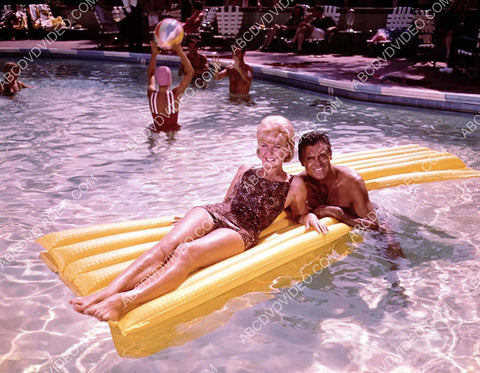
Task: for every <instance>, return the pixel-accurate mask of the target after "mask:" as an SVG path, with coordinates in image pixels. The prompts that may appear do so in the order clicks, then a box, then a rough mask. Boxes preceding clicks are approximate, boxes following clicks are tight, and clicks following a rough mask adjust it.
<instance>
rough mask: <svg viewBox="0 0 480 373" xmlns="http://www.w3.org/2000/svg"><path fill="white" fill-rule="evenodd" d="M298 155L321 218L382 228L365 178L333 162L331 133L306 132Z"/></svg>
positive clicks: (310, 200) (312, 205)
mask: <svg viewBox="0 0 480 373" xmlns="http://www.w3.org/2000/svg"><path fill="white" fill-rule="evenodd" d="M298 158H299V160H300V163H301V164H302V166H304V167H305V171H302V172H301V173H300V174H299V176H301V177H302V178H303V180H304V182H305V184H306V186H307V203H308V205H309V208H310V209H311V210H312V211H313V212H314V213H315V215H317V217H318V218H324V217H327V216H329V217H333V218H336V219H338V220H340V221H342V222H344V223H345V224H348V225H350V226H352V227H353V226H355V225H361V226H362V227H363V228H366V229H378V228H379V226H378V220H377V215H376V213H375V211H374V209H373V207H372V203H371V202H370V198H369V197H368V191H367V187H366V185H365V182H364V181H363V179H362V177H361V176H360V175H359V174H358V173H357V172H356V171H354V170H352V169H351V168H349V167H346V166H338V165H333V164H332V163H331V162H330V160H331V159H332V149H331V146H330V140H329V138H328V135H327V134H325V133H320V132H318V131H312V132H309V133H306V134H304V135H303V136H302V137H301V138H300V141H299V143H298Z"/></svg>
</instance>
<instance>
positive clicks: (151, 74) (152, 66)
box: [147, 40, 158, 94]
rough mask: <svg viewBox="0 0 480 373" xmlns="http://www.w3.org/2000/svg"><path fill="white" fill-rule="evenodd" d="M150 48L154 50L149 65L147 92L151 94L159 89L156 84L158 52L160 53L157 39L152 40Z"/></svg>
mask: <svg viewBox="0 0 480 373" xmlns="http://www.w3.org/2000/svg"><path fill="white" fill-rule="evenodd" d="M150 48H151V50H152V56H151V57H150V64H149V65H148V89H147V92H148V93H149V94H150V93H152V92H155V91H156V90H157V87H156V86H155V69H156V67H157V64H156V62H157V54H158V46H157V43H155V41H153V40H152V41H150Z"/></svg>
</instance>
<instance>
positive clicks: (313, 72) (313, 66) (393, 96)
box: [0, 39, 480, 113]
mask: <svg viewBox="0 0 480 373" xmlns="http://www.w3.org/2000/svg"><path fill="white" fill-rule="evenodd" d="M49 44H51V45H50V46H51V48H45V46H49ZM200 52H201V53H204V54H205V55H207V57H211V56H214V55H216V56H219V57H220V58H221V61H222V62H223V63H228V62H229V59H230V58H231V53H229V51H224V52H215V51H210V50H204V51H200ZM0 53H1V55H2V56H4V57H5V56H8V55H10V56H12V60H14V61H17V62H19V61H21V60H23V61H24V62H23V65H25V66H28V63H29V61H32V59H34V58H37V57H39V56H42V57H57V58H59V57H67V58H79V59H102V60H115V61H128V62H134V63H142V64H145V63H148V60H149V58H150V55H149V53H148V47H146V46H144V53H130V52H128V51H126V50H121V49H119V48H115V49H107V50H99V49H98V48H97V47H96V45H95V41H93V40H71V41H61V40H58V41H55V42H54V43H51V42H48V41H47V42H45V40H31V39H30V40H18V41H0ZM13 57H14V58H13ZM158 60H159V62H162V63H165V64H168V65H171V66H177V65H178V61H179V59H178V57H176V56H172V55H169V54H162V55H160V56H159V57H158ZM245 60H246V62H247V63H248V64H250V65H251V66H252V67H253V71H254V77H255V78H260V79H265V80H269V81H273V82H277V83H281V84H287V85H289V86H294V87H299V88H303V89H308V90H312V91H317V92H321V93H324V94H328V95H331V96H336V97H345V98H349V99H355V100H362V101H370V102H380V103H387V104H398V105H405V106H414V107H424V108H431V109H439V110H450V111H458V112H466V113H480V79H479V78H476V79H469V78H467V77H466V76H464V75H463V74H461V73H459V72H456V73H454V74H451V75H446V74H442V73H440V72H438V67H443V66H445V64H443V63H439V64H437V68H434V67H433V66H431V65H426V64H415V65H411V63H410V61H408V60H407V59H405V58H398V59H393V60H388V61H383V60H379V59H378V58H376V57H365V56H361V55H355V56H342V55H338V54H324V55H297V54H295V53H272V52H267V53H263V52H257V51H247V53H246V57H245ZM27 68H28V67H27ZM360 78H363V80H364V82H362V81H361V79H360Z"/></svg>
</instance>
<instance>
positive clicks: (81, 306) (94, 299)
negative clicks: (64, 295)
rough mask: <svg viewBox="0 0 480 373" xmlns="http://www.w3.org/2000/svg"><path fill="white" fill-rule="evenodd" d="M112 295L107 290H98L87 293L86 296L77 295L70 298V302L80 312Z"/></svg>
mask: <svg viewBox="0 0 480 373" xmlns="http://www.w3.org/2000/svg"><path fill="white" fill-rule="evenodd" d="M109 296H110V294H109V293H107V292H106V291H105V290H101V291H97V292H96V293H93V294H90V295H87V296H85V297H77V298H73V299H71V300H70V304H72V305H73V309H74V310H75V311H77V312H80V313H85V312H84V311H85V310H86V309H87V308H88V307H90V306H92V305H94V304H96V303H98V302H101V301H102V300H104V299H105V298H108V297H109Z"/></svg>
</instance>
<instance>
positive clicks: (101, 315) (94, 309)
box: [84, 293, 129, 321]
mask: <svg viewBox="0 0 480 373" xmlns="http://www.w3.org/2000/svg"><path fill="white" fill-rule="evenodd" d="M127 311H129V307H128V306H127V304H125V302H124V300H123V297H122V293H120V294H113V295H112V296H110V297H108V298H106V299H104V300H102V301H101V302H100V303H97V304H94V305H92V306H90V307H89V308H87V309H86V310H85V312H84V313H85V314H86V315H90V316H93V317H96V318H97V319H99V320H100V321H117V320H119V319H120V317H122V315H124V314H125V313H126V312H127Z"/></svg>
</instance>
